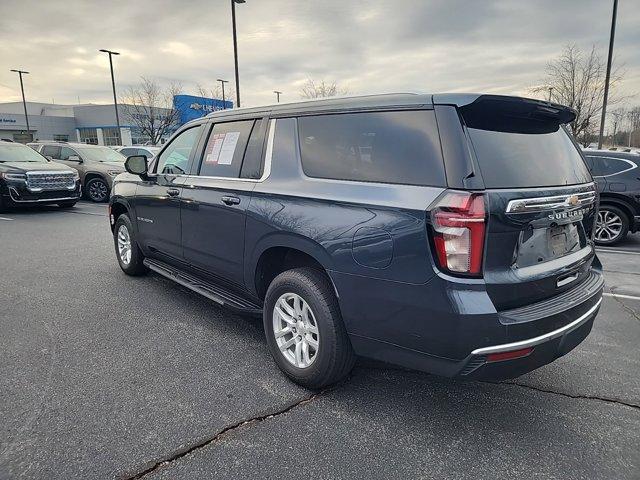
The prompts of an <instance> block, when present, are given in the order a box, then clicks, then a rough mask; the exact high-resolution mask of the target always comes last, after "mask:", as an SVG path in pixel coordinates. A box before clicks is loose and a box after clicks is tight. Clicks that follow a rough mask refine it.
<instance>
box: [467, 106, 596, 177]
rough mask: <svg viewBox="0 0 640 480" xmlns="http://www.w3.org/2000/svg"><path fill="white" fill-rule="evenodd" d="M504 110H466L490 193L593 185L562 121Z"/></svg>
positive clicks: (470, 132)
mask: <svg viewBox="0 0 640 480" xmlns="http://www.w3.org/2000/svg"><path fill="white" fill-rule="evenodd" d="M502 108H503V109H502V110H499V109H495V110H491V109H486V110H484V111H481V110H480V109H479V108H476V109H474V110H471V109H465V108H463V109H462V116H463V118H464V120H465V123H466V126H467V129H468V132H469V136H470V137H471V143H472V144H473V148H474V150H475V153H476V157H477V159H478V163H479V167H480V171H481V173H482V178H483V180H484V183H485V186H486V187H487V188H521V187H551V186H560V185H576V184H580V183H588V182H591V181H592V179H591V175H590V173H589V169H588V168H587V166H586V165H585V162H584V160H583V159H582V156H581V155H580V153H579V152H578V149H577V148H576V146H575V145H574V143H573V142H572V141H571V139H570V138H569V135H568V134H567V133H566V132H565V130H564V129H563V128H562V127H561V126H560V125H559V124H558V122H557V121H554V120H553V119H551V120H548V119H545V118H544V117H535V115H533V114H530V113H529V112H526V113H525V114H522V113H521V112H518V111H509V110H508V108H509V107H502ZM465 110H467V111H466V112H465Z"/></svg>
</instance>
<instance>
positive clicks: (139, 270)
mask: <svg viewBox="0 0 640 480" xmlns="http://www.w3.org/2000/svg"><path fill="white" fill-rule="evenodd" d="M121 228H125V229H126V231H127V234H128V238H129V244H130V250H131V256H130V259H129V261H128V263H127V262H125V261H124V260H123V258H122V256H121V255H120V250H119V247H118V235H119V234H120V233H121ZM113 244H114V247H115V250H116V258H117V259H118V264H119V265H120V268H121V269H122V271H123V272H124V273H126V274H127V275H131V276H138V275H144V274H145V273H147V272H148V268H147V267H146V266H145V265H144V263H143V261H144V254H143V253H142V251H141V250H140V247H138V242H137V241H136V237H135V233H134V230H133V226H132V225H131V220H129V217H128V216H127V215H126V214H122V215H120V216H119V217H118V219H117V220H116V224H115V226H114V227H113Z"/></svg>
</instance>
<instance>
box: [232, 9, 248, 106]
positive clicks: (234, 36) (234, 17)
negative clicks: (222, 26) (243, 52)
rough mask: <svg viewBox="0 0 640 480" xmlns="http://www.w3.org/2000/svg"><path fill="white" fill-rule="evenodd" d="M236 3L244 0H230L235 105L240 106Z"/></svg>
mask: <svg viewBox="0 0 640 480" xmlns="http://www.w3.org/2000/svg"><path fill="white" fill-rule="evenodd" d="M236 3H245V0H231V23H232V24H233V60H234V62H235V66H236V107H238V108H239V107H240V76H239V75H238V37H237V35H236Z"/></svg>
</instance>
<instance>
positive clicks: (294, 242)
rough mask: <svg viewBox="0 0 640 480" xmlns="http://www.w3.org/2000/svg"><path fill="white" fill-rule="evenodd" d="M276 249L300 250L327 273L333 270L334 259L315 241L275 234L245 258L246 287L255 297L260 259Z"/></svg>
mask: <svg viewBox="0 0 640 480" xmlns="http://www.w3.org/2000/svg"><path fill="white" fill-rule="evenodd" d="M274 247H282V248H291V249H294V250H298V251H300V252H302V253H305V254H306V255H309V256H310V257H311V258H313V259H314V260H315V261H316V262H318V263H319V264H320V265H322V267H323V268H324V269H325V270H326V271H329V270H332V269H333V258H332V257H331V255H330V254H329V252H327V251H326V250H325V248H324V247H323V246H322V245H320V244H319V243H318V242H316V241H315V240H312V239H310V238H308V237H305V236H302V235H299V234H296V233H292V232H273V233H270V234H268V235H265V236H264V237H262V238H260V240H258V241H257V242H256V243H255V246H254V248H253V250H252V251H251V252H246V256H245V258H246V260H247V261H245V265H244V282H245V286H246V287H247V288H248V289H249V290H250V291H251V293H253V294H254V295H257V291H256V285H255V283H256V282H255V276H256V269H257V268H258V262H259V261H260V257H262V255H263V254H264V252H266V251H267V250H269V249H270V248H274Z"/></svg>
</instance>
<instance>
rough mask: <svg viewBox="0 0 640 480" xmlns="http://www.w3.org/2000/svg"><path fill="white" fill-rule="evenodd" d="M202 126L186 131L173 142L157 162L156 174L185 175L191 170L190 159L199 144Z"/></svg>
mask: <svg viewBox="0 0 640 480" xmlns="http://www.w3.org/2000/svg"><path fill="white" fill-rule="evenodd" d="M200 132H202V125H197V126H195V127H191V128H189V129H187V130H184V131H183V132H182V133H180V134H179V135H178V136H177V137H175V138H174V139H172V140H171V143H170V144H169V145H167V148H165V149H164V150H163V151H162V153H161V154H160V155H159V157H158V160H157V162H156V172H157V173H158V174H160V175H184V174H186V173H187V172H188V170H189V158H190V156H191V152H192V150H193V149H194V148H195V146H196V145H197V143H198V139H199V138H200Z"/></svg>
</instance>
